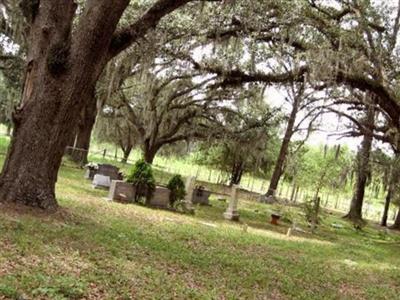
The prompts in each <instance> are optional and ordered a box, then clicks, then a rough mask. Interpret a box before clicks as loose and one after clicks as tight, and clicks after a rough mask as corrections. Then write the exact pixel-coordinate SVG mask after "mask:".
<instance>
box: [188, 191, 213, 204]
mask: <svg viewBox="0 0 400 300" xmlns="http://www.w3.org/2000/svg"><path fill="white" fill-rule="evenodd" d="M210 196H211V192H210V191H206V190H205V189H204V188H199V187H198V188H195V189H194V191H193V196H192V203H193V204H200V205H210V200H209V198H210Z"/></svg>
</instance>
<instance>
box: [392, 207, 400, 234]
mask: <svg viewBox="0 0 400 300" xmlns="http://www.w3.org/2000/svg"><path fill="white" fill-rule="evenodd" d="M390 229H395V230H400V209H399V210H398V212H397V216H396V220H395V221H394V224H393V225H392V226H391V227H390Z"/></svg>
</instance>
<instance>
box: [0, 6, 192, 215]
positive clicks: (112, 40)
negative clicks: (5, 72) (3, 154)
mask: <svg viewBox="0 0 400 300" xmlns="http://www.w3.org/2000/svg"><path fill="white" fill-rule="evenodd" d="M129 2H130V1H129V0H115V1H108V0H88V1H86V2H85V3H84V6H83V8H82V11H81V10H79V11H77V4H76V3H75V2H74V1H73V0H62V1H61V0H51V1H50V0H40V1H39V0H24V1H22V2H21V7H22V9H23V12H24V16H25V18H26V19H27V21H28V26H29V29H28V31H29V32H28V37H27V41H28V42H27V45H28V51H27V62H26V71H25V80H24V88H23V95H22V99H21V102H20V104H19V106H18V108H17V110H16V111H15V112H14V115H13V121H14V126H15V128H14V133H13V137H12V141H11V145H10V148H9V151H8V154H7V158H6V161H5V164H4V167H3V171H2V174H1V176H0V199H1V201H5V202H19V203H24V204H27V205H31V206H37V207H40V208H43V209H55V208H57V201H56V199H55V183H56V181H57V173H58V169H59V167H60V164H61V159H62V156H63V153H64V149H65V147H66V146H67V144H68V141H70V140H71V137H72V135H73V133H74V129H75V124H77V122H78V119H79V116H80V113H81V112H82V111H83V109H84V108H85V106H86V105H87V104H88V103H87V101H88V100H87V99H91V94H92V92H93V89H94V86H95V84H96V82H97V80H98V79H99V76H100V75H101V73H102V71H103V69H104V67H105V66H106V64H107V62H108V61H110V60H111V59H112V58H113V57H115V56H116V55H118V54H119V53H120V52H121V51H123V50H125V49H126V48H128V47H129V46H130V45H131V44H132V43H134V42H137V41H139V39H140V38H142V37H144V36H145V35H146V33H147V32H148V31H149V30H151V29H152V28H154V27H155V26H156V25H157V24H158V22H159V21H160V19H161V18H163V17H164V16H165V15H167V14H169V13H171V12H173V11H174V10H176V9H177V8H179V7H181V6H183V5H184V4H186V3H188V2H190V0H158V1H156V2H154V4H153V5H152V6H151V7H150V8H149V9H148V10H146V11H145V12H144V13H142V14H141V15H140V16H139V17H138V18H136V19H135V20H134V21H133V22H132V24H128V25H125V26H118V24H119V21H120V19H121V17H122V15H123V13H124V11H125V10H126V9H127V7H128V5H129Z"/></svg>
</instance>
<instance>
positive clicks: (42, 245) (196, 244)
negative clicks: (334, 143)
mask: <svg viewBox="0 0 400 300" xmlns="http://www.w3.org/2000/svg"><path fill="white" fill-rule="evenodd" d="M57 195H58V198H59V202H60V204H61V206H62V208H61V209H60V211H59V212H58V213H56V214H54V215H50V216H46V215H42V214H40V213H38V212H32V211H26V210H23V211H16V210H15V209H12V208H6V207H2V208H1V213H0V299H3V298H4V299H21V297H23V298H24V299H398V298H399V295H400V270H399V269H400V256H399V250H400V244H399V242H400V237H399V235H397V234H396V233H393V232H386V231H384V230H381V229H379V228H377V227H376V226H370V227H367V228H366V229H365V230H364V231H363V232H356V231H355V230H354V229H353V228H352V227H351V226H350V225H349V224H348V223H346V222H345V221H343V220H341V219H340V218H338V217H337V216H335V215H332V214H329V213H325V215H324V222H323V224H321V226H320V227H319V229H318V230H317V233H316V234H315V235H311V234H309V233H301V234H300V233H295V235H294V236H292V237H287V236H286V234H285V233H286V230H287V228H288V226H289V225H288V224H282V225H281V226H278V227H274V226H272V225H270V224H269V223H268V222H267V221H268V219H269V214H270V213H271V212H272V211H275V210H276V209H278V208H277V207H272V206H268V205H263V204H259V203H254V202H247V201H241V203H240V207H239V210H240V214H241V219H242V223H231V222H228V221H225V220H224V219H223V218H222V213H223V211H224V210H225V208H226V206H227V203H224V202H221V201H218V200H217V199H216V198H215V199H212V201H211V202H212V206H211V207H198V209H197V212H196V215H195V216H185V215H181V214H174V213H172V212H166V211H160V210H154V209H149V208H145V207H141V206H136V205H122V204H118V203H110V202H107V201H105V200H104V199H103V198H104V197H105V196H106V195H107V192H104V191H99V190H93V189H92V188H91V185H90V183H89V182H88V181H85V180H84V179H83V171H82V170H78V169H73V168H68V167H64V168H62V170H61V173H60V177H59V182H58V185H57ZM297 213H298V212H297ZM333 222H335V223H340V224H342V225H343V228H342V229H334V228H332V227H331V226H330V225H331V224H332V223H333ZM244 223H246V224H248V226H249V227H248V230H247V232H245V230H244V227H245V226H244V225H243V224H244ZM300 226H302V228H303V229H307V228H306V226H305V225H304V224H302V225H300Z"/></svg>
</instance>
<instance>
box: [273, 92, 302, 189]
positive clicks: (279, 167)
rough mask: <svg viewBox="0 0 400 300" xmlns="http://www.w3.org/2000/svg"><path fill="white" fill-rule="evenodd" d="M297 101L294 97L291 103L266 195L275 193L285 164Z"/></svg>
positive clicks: (296, 110)
mask: <svg viewBox="0 0 400 300" xmlns="http://www.w3.org/2000/svg"><path fill="white" fill-rule="evenodd" d="M298 101H299V100H297V99H296V100H295V102H294V103H293V108H292V111H291V113H290V117H289V120H288V124H287V127H286V132H285V136H284V138H283V141H282V145H281V148H280V150H279V156H278V159H277V161H276V163H275V167H274V172H273V173H272V177H271V182H270V184H269V188H268V191H267V196H274V195H275V193H276V190H277V188H278V185H279V181H280V179H281V176H282V173H283V166H284V164H285V160H286V156H287V154H288V150H289V145H290V140H291V139H292V136H293V129H294V125H295V122H296V116H297V112H298Z"/></svg>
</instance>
